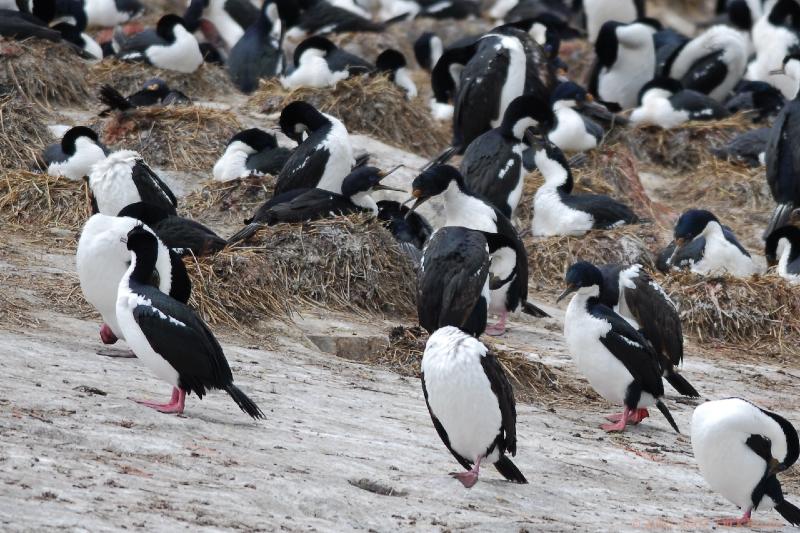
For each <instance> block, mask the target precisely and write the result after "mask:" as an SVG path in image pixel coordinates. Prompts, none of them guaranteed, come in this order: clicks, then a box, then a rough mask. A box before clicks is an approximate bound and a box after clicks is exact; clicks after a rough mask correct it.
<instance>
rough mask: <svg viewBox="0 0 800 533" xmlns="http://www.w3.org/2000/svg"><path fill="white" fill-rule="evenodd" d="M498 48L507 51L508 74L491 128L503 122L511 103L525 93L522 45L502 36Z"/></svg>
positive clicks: (524, 61) (515, 40)
mask: <svg viewBox="0 0 800 533" xmlns="http://www.w3.org/2000/svg"><path fill="white" fill-rule="evenodd" d="M498 46H502V47H503V48H505V49H506V50H508V54H509V59H508V72H507V73H506V79H505V81H504V83H503V88H502V89H501V91H500V108H499V109H498V112H497V113H498V114H497V116H496V117H495V118H494V120H492V122H491V124H492V127H493V128H496V127H498V126H499V125H500V123H501V122H502V121H503V114H504V113H505V112H506V108H508V105H509V104H510V103H511V101H512V100H514V98H516V97H518V96H521V95H522V93H523V92H524V91H525V69H526V66H527V62H526V59H525V50H524V49H523V48H522V43H521V42H520V41H519V39H517V38H516V37H508V36H502V37H501V38H500V44H499V45H498Z"/></svg>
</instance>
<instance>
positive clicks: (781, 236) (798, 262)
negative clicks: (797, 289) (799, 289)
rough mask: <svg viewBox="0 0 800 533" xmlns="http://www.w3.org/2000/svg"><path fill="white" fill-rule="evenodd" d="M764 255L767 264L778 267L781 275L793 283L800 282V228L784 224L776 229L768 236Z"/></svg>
mask: <svg viewBox="0 0 800 533" xmlns="http://www.w3.org/2000/svg"><path fill="white" fill-rule="evenodd" d="M779 250H780V252H779ZM779 253H780V255H779ZM764 255H765V257H766V258H767V266H770V267H777V271H778V275H779V276H780V277H782V278H784V279H786V280H788V281H789V282H790V283H792V284H793V285H796V284H798V283H800V228H798V227H796V226H783V227H780V228H778V229H776V230H774V231H773V232H772V233H770V234H769V235H768V236H767V242H766V244H765V245H764Z"/></svg>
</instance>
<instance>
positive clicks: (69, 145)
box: [61, 126, 100, 155]
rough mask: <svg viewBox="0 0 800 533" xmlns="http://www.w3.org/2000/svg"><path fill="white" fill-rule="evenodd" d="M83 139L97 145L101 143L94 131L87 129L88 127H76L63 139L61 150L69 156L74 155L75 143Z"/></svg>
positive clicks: (68, 131)
mask: <svg viewBox="0 0 800 533" xmlns="http://www.w3.org/2000/svg"><path fill="white" fill-rule="evenodd" d="M81 137H85V138H87V139H90V140H91V141H92V142H94V143H95V144H99V143H100V138H99V137H98V136H97V133H95V131H94V130H93V129H91V128H87V127H86V126H75V127H74V128H70V129H69V130H67V132H66V133H65V134H64V137H62V138H61V150H62V151H63V152H64V153H65V154H67V155H74V154H75V143H76V142H77V141H78V139H80V138H81Z"/></svg>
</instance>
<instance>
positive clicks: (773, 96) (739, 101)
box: [725, 76, 800, 122]
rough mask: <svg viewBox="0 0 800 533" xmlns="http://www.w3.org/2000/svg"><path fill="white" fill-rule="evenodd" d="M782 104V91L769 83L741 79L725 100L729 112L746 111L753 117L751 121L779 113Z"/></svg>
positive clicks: (762, 119) (783, 101)
mask: <svg viewBox="0 0 800 533" xmlns="http://www.w3.org/2000/svg"><path fill="white" fill-rule="evenodd" d="M798 79H800V76H798ZM784 104H786V98H784V97H783V93H781V92H780V91H779V90H778V89H776V88H775V87H773V86H772V85H770V84H769V83H766V82H763V81H749V80H743V81H741V82H739V84H738V85H737V86H736V88H735V89H734V93H733V94H732V95H731V96H730V98H728V99H727V100H726V101H725V109H727V110H728V112H730V113H739V112H740V111H741V112H746V113H748V114H749V115H751V116H752V117H753V122H763V121H764V120H767V119H771V118H773V117H775V116H776V115H777V114H778V113H780V112H781V109H783V106H784Z"/></svg>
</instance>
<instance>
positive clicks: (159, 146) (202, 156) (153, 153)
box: [103, 105, 241, 172]
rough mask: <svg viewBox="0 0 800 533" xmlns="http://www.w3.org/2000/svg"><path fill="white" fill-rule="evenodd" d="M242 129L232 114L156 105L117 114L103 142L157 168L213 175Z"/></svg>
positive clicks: (110, 119)
mask: <svg viewBox="0 0 800 533" xmlns="http://www.w3.org/2000/svg"><path fill="white" fill-rule="evenodd" d="M240 129H241V124H240V123H239V120H238V119H237V118H236V115H235V114H234V113H232V112H230V111H223V110H219V109H211V108H208V107H203V106H196V105H190V106H166V107H162V106H153V107H142V108H137V109H133V110H130V111H124V112H117V113H113V114H112V115H110V116H109V117H108V118H107V119H106V120H105V122H104V124H103V139H104V140H105V142H106V143H108V144H109V145H110V146H111V147H113V148H115V149H130V150H136V151H138V152H139V153H141V154H142V156H144V158H145V160H146V161H147V162H148V163H149V164H151V165H153V166H156V167H162V168H169V169H173V170H200V171H209V172H210V171H211V168H212V167H213V166H214V163H215V162H216V160H217V158H219V156H220V155H222V152H223V149H224V148H225V144H226V143H227V142H228V139H229V138H230V137H231V136H232V135H233V134H234V133H236V132H237V131H239V130H240Z"/></svg>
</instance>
